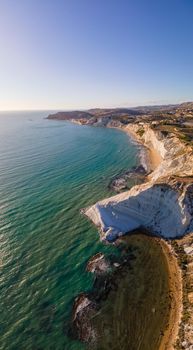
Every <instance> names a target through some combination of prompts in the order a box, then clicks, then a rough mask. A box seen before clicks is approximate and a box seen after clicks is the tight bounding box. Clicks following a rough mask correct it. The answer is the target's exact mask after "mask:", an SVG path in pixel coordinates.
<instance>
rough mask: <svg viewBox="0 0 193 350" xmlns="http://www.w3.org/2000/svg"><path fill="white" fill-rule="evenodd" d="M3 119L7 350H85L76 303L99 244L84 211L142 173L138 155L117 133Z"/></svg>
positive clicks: (2, 341) (1, 327)
mask: <svg viewBox="0 0 193 350" xmlns="http://www.w3.org/2000/svg"><path fill="white" fill-rule="evenodd" d="M47 114H48V113H47V112H33V113H32V112H22V113H19V112H17V113H1V114H0V349H3V350H13V349H14V350H28V349H30V350H40V349H41V350H47V349H49V350H51V349H52V350H55V349H58V350H62V349H65V350H72V349H73V350H77V349H84V345H82V344H80V343H79V342H76V341H73V340H71V339H70V338H69V337H68V336H67V329H68V324H69V319H70V313H71V308H72V302H73V300H74V297H75V296H76V295H77V294H78V293H79V292H81V291H85V290H88V289H89V288H90V287H91V284H92V276H91V275H90V274H89V273H86V272H85V265H86V262H87V261H88V259H89V258H90V257H91V256H92V255H93V254H95V253H97V252H101V251H109V250H111V249H113V248H111V247H107V246H104V245H103V244H102V243H100V242H99V239H98V233H97V230H96V228H95V227H94V226H93V225H92V224H91V223H90V222H88V221H87V219H86V218H84V217H83V216H82V215H81V214H80V208H82V207H85V206H88V205H90V204H92V203H94V202H95V201H97V200H99V199H102V198H104V197H105V196H109V195H111V194H112V192H110V191H109V190H108V188H107V185H108V183H109V180H110V178H112V177H113V176H114V175H115V174H117V173H119V172H120V171H121V170H126V169H129V168H130V167H132V166H134V165H136V162H137V152H138V150H137V147H136V146H135V145H133V144H132V143H131V142H130V140H129V137H128V136H127V135H126V134H125V133H123V132H121V131H119V130H115V129H105V128H94V127H86V126H79V125H75V124H72V123H69V122H62V121H52V120H46V119H45V117H46V116H47Z"/></svg>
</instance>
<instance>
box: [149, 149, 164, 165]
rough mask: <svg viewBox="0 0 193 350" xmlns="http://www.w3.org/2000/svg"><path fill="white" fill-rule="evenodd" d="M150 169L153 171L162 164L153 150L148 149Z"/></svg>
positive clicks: (160, 158)
mask: <svg viewBox="0 0 193 350" xmlns="http://www.w3.org/2000/svg"><path fill="white" fill-rule="evenodd" d="M148 151H149V152H148V153H149V161H150V167H151V169H152V170H155V169H156V168H157V167H158V166H159V165H160V164H161V162H162V157H161V156H160V155H159V153H158V152H157V151H156V150H155V149H154V148H148Z"/></svg>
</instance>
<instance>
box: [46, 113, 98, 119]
mask: <svg viewBox="0 0 193 350" xmlns="http://www.w3.org/2000/svg"><path fill="white" fill-rule="evenodd" d="M89 118H92V114H90V113H88V112H84V111H71V112H57V113H54V114H50V115H49V116H48V117H47V119H57V120H70V119H89Z"/></svg>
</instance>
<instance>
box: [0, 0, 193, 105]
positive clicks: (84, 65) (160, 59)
mask: <svg viewBox="0 0 193 350" xmlns="http://www.w3.org/2000/svg"><path fill="white" fill-rule="evenodd" d="M185 100H193V0H0V109H1V110H4V109H41V108H42V109H73V108H87V107H95V106H96V107H115V106H134V105H139V104H159V103H170V102H180V101H185Z"/></svg>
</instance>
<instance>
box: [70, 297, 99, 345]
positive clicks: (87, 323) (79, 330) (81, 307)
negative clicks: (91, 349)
mask: <svg viewBox="0 0 193 350" xmlns="http://www.w3.org/2000/svg"><path fill="white" fill-rule="evenodd" d="M96 310H97V305H96V303H95V302H94V301H92V300H91V299H90V297H89V295H88V294H86V293H81V294H80V295H79V296H78V297H77V298H76V299H75V302H74V306H73V325H72V333H73V335H74V336H75V337H76V338H78V339H79V340H81V341H83V342H89V343H92V342H94V341H95V339H96V337H97V336H96V329H94V327H93V326H92V321H91V320H92V317H93V316H94V314H95V313H96Z"/></svg>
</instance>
